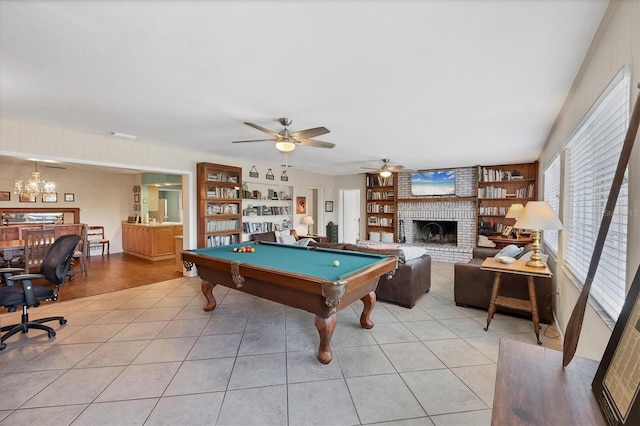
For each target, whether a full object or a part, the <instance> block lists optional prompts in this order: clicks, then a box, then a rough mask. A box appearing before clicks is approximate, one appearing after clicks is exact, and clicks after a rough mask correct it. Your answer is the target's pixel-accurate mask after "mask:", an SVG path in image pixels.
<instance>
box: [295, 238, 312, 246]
mask: <svg viewBox="0 0 640 426" xmlns="http://www.w3.org/2000/svg"><path fill="white" fill-rule="evenodd" d="M315 242H316V240H314V239H313V238H300V239H299V240H298V241H296V242H295V243H294V244H295V245H297V246H302V247H306V246H308V245H309V243H315Z"/></svg>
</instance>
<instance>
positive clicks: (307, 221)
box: [302, 216, 315, 235]
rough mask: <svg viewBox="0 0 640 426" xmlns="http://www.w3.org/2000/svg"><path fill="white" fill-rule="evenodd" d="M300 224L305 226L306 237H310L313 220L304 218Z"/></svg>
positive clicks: (308, 217)
mask: <svg viewBox="0 0 640 426" xmlns="http://www.w3.org/2000/svg"><path fill="white" fill-rule="evenodd" d="M302 223H304V224H305V225H307V235H311V225H313V224H314V223H315V222H314V221H313V218H312V217H311V216H305V217H304V219H302Z"/></svg>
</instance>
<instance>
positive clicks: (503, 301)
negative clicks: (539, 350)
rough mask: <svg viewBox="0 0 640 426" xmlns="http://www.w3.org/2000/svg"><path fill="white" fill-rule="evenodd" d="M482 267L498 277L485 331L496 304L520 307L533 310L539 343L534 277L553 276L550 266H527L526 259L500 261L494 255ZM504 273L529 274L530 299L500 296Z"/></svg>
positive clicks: (524, 309) (519, 308) (534, 325)
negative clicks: (501, 277)
mask: <svg viewBox="0 0 640 426" xmlns="http://www.w3.org/2000/svg"><path fill="white" fill-rule="evenodd" d="M480 269H483V270H485V271H494V272H495V273H496V277H495V278H494V280H493V288H492V289H491V301H490V302H489V313H488V315H487V326H486V327H485V329H484V330H485V331H487V330H489V324H491V319H492V318H493V314H494V313H495V312H496V306H504V307H506V308H511V309H518V310H521V311H525V312H531V319H532V320H533V329H534V331H535V333H536V340H537V342H538V344H539V345H541V344H542V342H540V317H539V316H538V301H537V299H536V288H535V283H534V281H533V277H545V278H550V277H552V276H553V274H552V273H551V271H550V270H549V267H547V266H545V267H544V268H534V267H531V266H527V263H526V262H525V261H524V260H516V261H514V262H513V263H511V264H506V263H502V262H500V261H499V260H498V259H496V258H493V257H487V258H486V259H485V260H484V262H482V266H480ZM502 273H507V274H520V275H526V276H527V289H528V290H529V300H524V299H516V298H514V297H506V296H500V295H499V292H500V276H501V274H502Z"/></svg>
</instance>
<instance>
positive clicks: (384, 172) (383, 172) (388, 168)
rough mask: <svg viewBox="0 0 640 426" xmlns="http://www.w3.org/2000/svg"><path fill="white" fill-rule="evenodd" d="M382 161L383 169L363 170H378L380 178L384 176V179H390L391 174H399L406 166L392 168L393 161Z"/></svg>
mask: <svg viewBox="0 0 640 426" xmlns="http://www.w3.org/2000/svg"><path fill="white" fill-rule="evenodd" d="M381 161H382V167H380V168H375V167H363V169H367V170H377V171H378V172H379V173H380V176H382V177H389V176H391V173H394V172H399V171H400V170H402V169H404V166H400V165H395V166H392V165H390V164H389V161H391V160H389V159H388V158H383V159H382V160H381Z"/></svg>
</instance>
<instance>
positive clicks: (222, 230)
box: [197, 163, 242, 248]
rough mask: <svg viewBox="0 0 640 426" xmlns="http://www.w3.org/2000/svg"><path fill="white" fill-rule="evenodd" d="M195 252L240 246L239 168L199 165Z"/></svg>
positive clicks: (240, 201)
mask: <svg viewBox="0 0 640 426" xmlns="http://www.w3.org/2000/svg"><path fill="white" fill-rule="evenodd" d="M197 168H198V170H197V172H198V174H197V179H198V248H203V247H214V246H222V245H227V244H235V243H239V242H241V233H242V199H241V198H240V197H241V187H242V168H240V167H232V166H226V165H222V164H212V163H198V166H197Z"/></svg>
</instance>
